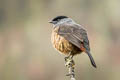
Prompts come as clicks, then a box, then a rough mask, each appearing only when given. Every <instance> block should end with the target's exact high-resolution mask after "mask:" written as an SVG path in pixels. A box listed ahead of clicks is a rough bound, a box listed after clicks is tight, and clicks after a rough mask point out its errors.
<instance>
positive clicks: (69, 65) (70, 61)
mask: <svg viewBox="0 0 120 80" xmlns="http://www.w3.org/2000/svg"><path fill="white" fill-rule="evenodd" d="M74 65H75V63H74V60H73V56H68V57H65V66H66V67H67V68H68V70H69V74H67V75H66V76H70V79H71V80H76V79H75V73H74Z"/></svg>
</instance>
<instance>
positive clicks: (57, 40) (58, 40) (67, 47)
mask: <svg viewBox="0 0 120 80" xmlns="http://www.w3.org/2000/svg"><path fill="white" fill-rule="evenodd" d="M51 41H52V44H53V47H54V48H55V49H57V50H58V51H60V52H61V53H63V54H66V55H68V54H69V53H70V52H71V54H72V55H75V54H78V53H80V52H81V50H80V49H79V48H78V47H76V46H74V45H73V44H71V43H70V42H69V41H67V40H66V39H65V38H64V37H62V36H60V35H58V34H57V33H56V32H55V31H53V32H52V36H51Z"/></svg>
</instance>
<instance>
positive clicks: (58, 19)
mask: <svg viewBox="0 0 120 80" xmlns="http://www.w3.org/2000/svg"><path fill="white" fill-rule="evenodd" d="M65 18H68V17H67V16H57V17H55V18H53V19H52V21H50V22H49V23H52V24H57V23H58V22H60V21H61V20H63V19H65Z"/></svg>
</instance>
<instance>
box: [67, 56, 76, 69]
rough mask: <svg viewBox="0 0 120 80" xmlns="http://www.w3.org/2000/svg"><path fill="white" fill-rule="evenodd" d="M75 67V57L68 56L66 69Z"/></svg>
mask: <svg viewBox="0 0 120 80" xmlns="http://www.w3.org/2000/svg"><path fill="white" fill-rule="evenodd" d="M74 65H75V62H74V61H73V56H68V57H65V66H66V67H68V68H69V67H71V66H72V67H73V66H74Z"/></svg>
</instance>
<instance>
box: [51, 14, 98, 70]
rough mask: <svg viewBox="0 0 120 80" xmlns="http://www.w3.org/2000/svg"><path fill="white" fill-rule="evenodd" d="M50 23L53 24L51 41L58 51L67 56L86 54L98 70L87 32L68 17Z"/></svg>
mask: <svg viewBox="0 0 120 80" xmlns="http://www.w3.org/2000/svg"><path fill="white" fill-rule="evenodd" d="M50 23H52V24H53V30H52V36H51V41H52V44H53V46H54V48H55V49H56V50H58V51H59V52H60V53H62V54H65V55H72V56H74V55H76V54H80V53H82V52H85V53H86V54H87V55H88V56H89V58H90V61H91V64H92V65H93V67H95V68H96V64H95V61H94V59H93V57H92V55H91V53H90V46H89V40H88V36H87V31H86V30H85V29H84V28H83V27H82V26H81V25H79V24H77V23H75V22H74V21H73V20H72V19H71V18H69V17H67V16H57V17H55V18H54V19H52V21H50Z"/></svg>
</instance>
